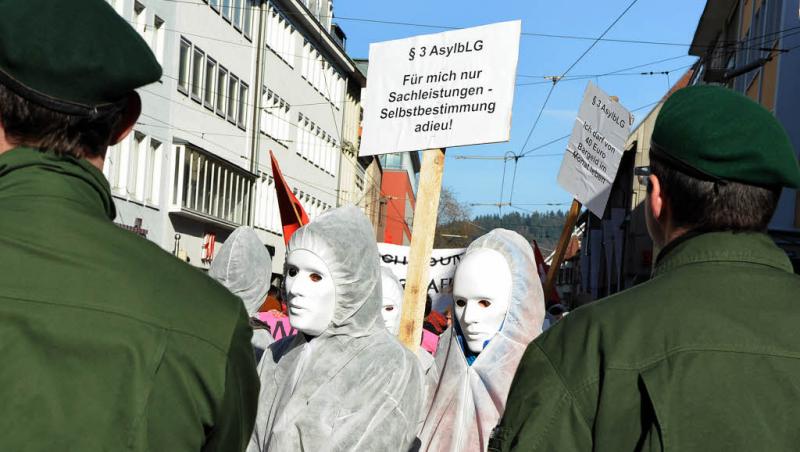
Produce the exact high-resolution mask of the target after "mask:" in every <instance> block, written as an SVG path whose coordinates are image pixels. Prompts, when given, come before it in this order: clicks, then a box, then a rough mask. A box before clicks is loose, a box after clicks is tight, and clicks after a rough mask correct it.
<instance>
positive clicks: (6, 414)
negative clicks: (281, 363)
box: [0, 148, 258, 452]
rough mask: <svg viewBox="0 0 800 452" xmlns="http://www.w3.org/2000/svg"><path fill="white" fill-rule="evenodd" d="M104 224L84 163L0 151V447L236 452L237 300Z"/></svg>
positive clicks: (245, 419)
mask: <svg viewBox="0 0 800 452" xmlns="http://www.w3.org/2000/svg"><path fill="white" fill-rule="evenodd" d="M114 215H115V214H114V205H113V201H112V198H111V194H110V192H109V188H108V183H107V182H106V180H105V178H104V177H103V174H102V173H101V172H100V171H98V170H97V169H96V168H94V167H93V166H91V165H90V164H89V163H88V162H86V161H85V160H76V159H73V158H69V157H57V156H55V155H54V154H52V153H44V152H40V151H37V150H33V149H26V148H17V149H14V150H11V151H8V152H6V153H4V154H1V155H0V359H2V364H0V407H2V411H1V412H0V450H2V451H121V450H136V451H145V450H147V451H157V452H162V451H163V452H182V451H200V450H203V451H217V450H219V451H237V450H243V449H244V447H245V446H246V444H247V441H248V440H249V437H250V432H251V430H252V427H253V420H254V419H255V410H256V403H257V395H258V380H257V376H256V372H255V362H254V357H253V349H252V347H251V345H250V337H251V330H250V328H249V326H248V322H247V316H246V314H245V311H244V306H243V305H242V302H241V301H240V300H239V299H237V298H236V297H234V296H233V295H231V294H230V293H229V292H227V291H226V290H225V289H224V288H223V287H222V286H221V285H219V284H217V283H216V282H214V281H212V280H211V278H208V277H207V276H205V275H204V274H202V273H201V272H200V271H197V270H195V269H192V268H191V267H189V266H188V265H186V264H185V263H183V262H181V261H179V260H178V259H176V258H174V257H173V256H171V255H170V254H168V253H166V252H164V251H162V250H161V249H159V248H158V247H157V246H156V245H154V244H153V243H151V242H149V241H147V240H145V239H142V238H140V237H138V236H136V235H135V234H132V233H130V232H128V231H125V230H122V229H120V228H118V227H117V226H115V225H114V224H113V223H112V222H111V221H110V219H111V218H113V217H114Z"/></svg>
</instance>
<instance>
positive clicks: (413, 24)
mask: <svg viewBox="0 0 800 452" xmlns="http://www.w3.org/2000/svg"><path fill="white" fill-rule="evenodd" d="M161 1H164V2H169V3H182V4H187V5H194V6H203V7H206V8H211V7H210V6H209V5H208V3H206V2H200V1H191V0H161ZM273 6H274V7H275V9H276V10H278V11H280V12H281V14H284V15H286V16H305V17H312V18H315V19H316V17H319V18H325V19H331V21H333V20H343V21H348V22H363V23H373V24H378V25H397V26H405V27H418V28H430V29H439V30H463V29H465V28H469V27H457V26H452V25H441V24H423V23H416V22H401V21H392V20H384V19H375V18H369V17H348V16H335V15H334V16H329V15H319V16H314V15H312V14H309V13H305V12H291V11H285V10H284V9H282V8H280V7H278V6H277V5H273ZM229 8H231V9H238V10H241V9H250V10H252V11H253V12H255V11H256V10H257V9H258V7H256V6H233V5H231V6H229ZM797 29H800V26H796V27H789V28H787V29H784V30H781V31H789V30H797ZM781 31H779V32H781ZM779 32H772V33H769V34H775V33H779ZM521 34H522V36H528V37H536V38H553V39H570V40H580V41H594V40H596V39H597V38H594V37H591V36H579V35H569V34H554V33H537V32H526V31H523V32H522V33H521ZM600 41H603V42H616V43H624V44H644V45H660V46H673V47H689V46H691V45H692V43H681V42H669V41H653V40H642V39H622V38H601V39H600ZM696 47H701V48H709V47H713V45H697V46H696ZM764 50H767V49H764Z"/></svg>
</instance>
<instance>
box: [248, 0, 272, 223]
mask: <svg viewBox="0 0 800 452" xmlns="http://www.w3.org/2000/svg"><path fill="white" fill-rule="evenodd" d="M268 3H269V0H264V1H261V2H259V4H258V9H259V21H258V38H257V39H256V76H255V80H254V83H253V84H254V85H255V86H254V87H253V88H254V89H255V96H254V97H255V98H254V102H253V108H251V111H252V113H253V114H252V115H251V118H252V125H251V131H252V134H253V140H252V141H251V145H252V146H251V148H250V172H251V173H253V174H256V175H258V148H259V146H260V144H261V130H260V127H259V126H260V123H261V98H262V85H263V84H264V82H263V80H264V72H265V71H266V65H267V64H266V63H267V59H266V58H264V49H265V48H266V42H265V39H266V36H267V33H266V29H267V4H268ZM258 182H259V180H258V176H256V184H255V185H254V187H253V189H252V190H251V191H250V209H249V211H250V214H249V215H248V218H247V224H248V225H250V226H252V225H253V224H255V215H254V212H255V205H256V197H255V191H256V190H257V189H258Z"/></svg>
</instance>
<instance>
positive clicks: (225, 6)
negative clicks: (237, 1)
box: [219, 0, 233, 23]
mask: <svg viewBox="0 0 800 452" xmlns="http://www.w3.org/2000/svg"><path fill="white" fill-rule="evenodd" d="M232 2H233V0H220V5H219V9H220V14H222V18H223V19H225V21H226V22H228V23H231V6H233V4H232Z"/></svg>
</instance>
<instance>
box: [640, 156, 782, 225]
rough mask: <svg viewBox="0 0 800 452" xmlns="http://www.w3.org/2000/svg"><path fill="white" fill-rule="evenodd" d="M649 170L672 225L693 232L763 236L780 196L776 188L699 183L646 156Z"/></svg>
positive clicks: (702, 180)
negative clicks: (729, 232) (759, 234)
mask: <svg viewBox="0 0 800 452" xmlns="http://www.w3.org/2000/svg"><path fill="white" fill-rule="evenodd" d="M650 170H651V172H652V174H654V175H655V176H656V177H657V178H658V180H659V183H660V185H661V190H662V191H663V192H664V195H665V197H666V199H667V203H668V204H669V207H670V212H671V214H672V221H673V223H674V225H675V226H677V227H685V228H689V229H693V230H703V231H742V232H746V231H752V232H764V231H766V229H767V225H768V224H769V221H770V219H771V218H772V214H773V213H775V208H776V207H777V205H778V198H779V197H780V194H781V188H780V187H779V186H774V187H759V186H755V185H747V184H743V183H739V182H733V181H717V182H715V181H710V180H704V179H699V178H697V177H694V176H691V175H688V174H686V173H684V172H682V171H679V170H678V169H676V168H675V167H673V166H671V165H670V164H669V163H668V162H667V161H666V160H664V159H662V158H659V156H658V154H655V153H651V154H650Z"/></svg>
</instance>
